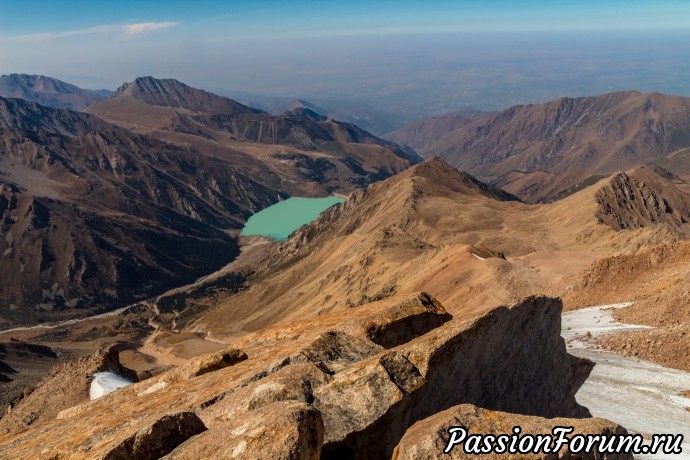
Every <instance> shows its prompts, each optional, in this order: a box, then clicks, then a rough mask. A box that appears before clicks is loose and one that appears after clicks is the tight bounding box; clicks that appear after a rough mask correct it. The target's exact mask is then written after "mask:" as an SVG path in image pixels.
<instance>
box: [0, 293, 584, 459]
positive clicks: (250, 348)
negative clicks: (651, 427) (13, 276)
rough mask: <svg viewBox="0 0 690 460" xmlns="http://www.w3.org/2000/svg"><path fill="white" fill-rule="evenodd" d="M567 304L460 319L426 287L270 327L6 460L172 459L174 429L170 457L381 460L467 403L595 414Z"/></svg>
mask: <svg viewBox="0 0 690 460" xmlns="http://www.w3.org/2000/svg"><path fill="white" fill-rule="evenodd" d="M560 311H561V303H560V301H559V300H557V299H551V298H547V297H532V298H527V299H525V300H523V301H521V302H519V303H517V304H515V305H513V306H511V307H499V308H497V309H495V310H492V311H491V312H489V313H487V314H485V315H480V316H477V317H474V318H469V319H465V320H450V318H449V316H448V314H447V313H446V312H445V310H444V308H443V307H442V306H441V305H440V304H439V303H438V301H436V300H435V299H434V298H432V297H430V296H428V295H427V294H423V293H422V294H418V295H415V296H412V297H397V298H391V299H388V300H385V301H380V302H375V303H371V304H367V305H362V306H360V307H355V308H352V309H349V310H347V311H337V312H333V313H329V314H326V315H322V316H319V317H316V318H314V319H311V320H305V321H302V322H298V323H292V324H288V325H282V326H274V327H270V328H267V329H264V330H261V331H258V332H255V333H252V334H250V335H248V336H245V337H243V338H241V339H239V340H237V341H235V342H233V343H232V349H230V350H228V352H227V353H226V355H227V357H228V358H227V359H226V358H224V357H222V356H226V355H223V354H221V355H218V356H220V357H216V358H199V359H195V360H192V361H191V362H190V363H188V364H185V365H184V366H182V367H180V368H176V369H172V370H170V371H168V372H165V373H163V374H160V375H157V376H156V377H153V378H151V379H149V380H147V381H144V382H141V383H136V384H133V385H130V386H128V387H125V388H121V389H119V390H116V391H114V392H113V393H110V394H108V395H106V396H104V397H102V398H100V399H98V400H95V401H90V402H87V403H83V404H81V405H80V406H76V407H74V408H72V409H69V410H66V411H63V412H62V413H61V414H60V417H59V420H54V421H52V422H48V423H45V424H43V425H41V426H36V427H35V428H32V427H29V429H28V430H27V431H25V432H23V433H19V434H18V435H15V436H5V437H4V438H0V446H1V447H0V458H16V457H17V456H22V455H23V456H26V455H30V456H48V457H50V458H56V459H58V458H66V457H69V458H75V459H79V458H120V457H117V455H130V456H132V455H138V454H137V453H138V452H142V454H141V455H142V457H141V458H144V457H143V455H144V453H143V452H153V453H155V455H163V450H162V448H161V447H160V444H161V443H160V442H156V441H155V438H158V437H161V436H162V437H163V438H165V439H171V440H172V441H170V443H169V444H166V445H167V446H169V447H170V448H171V451H170V452H169V453H168V457H166V458H170V459H183V458H184V459H187V458H195V459H201V458H219V456H220V457H222V458H226V457H231V456H236V457H238V458H247V459H249V458H284V459H315V458H329V459H330V458H371V459H378V458H390V457H391V455H393V451H394V448H395V447H396V446H397V445H398V444H399V442H400V439H401V438H402V437H403V435H404V434H405V432H406V431H407V430H408V428H409V427H410V426H411V425H412V424H414V423H415V422H417V421H419V420H423V419H425V418H427V417H429V416H432V415H434V414H436V413H437V412H439V411H442V410H445V409H448V408H451V407H453V406H456V405H457V404H461V403H470V404H474V405H477V406H480V407H486V408H490V409H493V410H502V411H507V412H515V413H520V414H530V415H535V416H542V417H556V416H564V417H586V416H587V415H588V411H587V410H586V409H585V408H583V407H581V406H579V405H578V404H577V402H576V401H575V398H574V394H575V392H576V391H577V389H578V388H579V386H580V384H581V383H582V382H583V381H584V379H585V378H586V377H587V375H588V373H589V371H590V370H591V366H592V364H591V363H590V362H589V361H586V360H580V359H577V358H574V357H572V356H570V355H568V354H567V353H566V351H565V344H564V342H563V340H562V339H561V338H560V319H559V318H560ZM433 318H436V319H433ZM377 342H378V343H377ZM238 350H242V351H241V352H240V351H238ZM242 353H245V354H246V356H247V359H244V360H240V358H241V356H242ZM221 361H222V362H223V363H224V364H223V365H219V363H220V362H221ZM204 363H206V364H204ZM208 363H211V364H210V365H209V364H208ZM213 363H215V364H213ZM190 369H205V370H206V371H207V372H190ZM190 413H193V414H195V416H194V417H198V420H200V421H201V423H203V428H205V429H206V430H207V431H203V428H202V425H200V424H199V423H198V422H197V421H196V419H195V418H194V417H192V415H186V414H190ZM170 414H185V415H176V416H174V417H173V418H172V419H171V418H170ZM180 417H182V418H180ZM190 427H191V428H190ZM202 431H203V432H202ZM194 432H197V433H201V434H196V435H194ZM190 436H191V437H190ZM185 439H186V440H185ZM178 444H179V445H178ZM175 445H176V447H175ZM173 447H174V449H172V448H173ZM137 449H138V450H137ZM153 453H151V454H146V455H152V456H151V457H145V458H154V456H153V455H154V454H153ZM137 458H139V457H137Z"/></svg>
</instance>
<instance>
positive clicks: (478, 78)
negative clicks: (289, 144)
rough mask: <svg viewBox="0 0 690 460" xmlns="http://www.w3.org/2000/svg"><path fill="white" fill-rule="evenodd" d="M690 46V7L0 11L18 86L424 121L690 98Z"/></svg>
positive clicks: (354, 5) (1, 38)
mask: <svg viewBox="0 0 690 460" xmlns="http://www.w3.org/2000/svg"><path fill="white" fill-rule="evenodd" d="M687 43H690V1H687V0H608V1H607V0H597V1H594V0H577V1H575V0H570V1H562V0H549V1H545V0H525V1H520V2H518V1H515V0H513V1H508V0H454V1H448V0H428V1H408V0H396V1H392V0H379V1H371V0H368V1H360V0H350V1H345V0H341V1H338V2H331V1H323V0H321V1H291V0H282V1H269V0H253V1H228V0H226V1H208V0H207V1H204V0H200V1H195V2H190V1H184V2H183V1H176V0H166V1H151V0H149V1H146V0H139V1H118V2H108V1H99V2H94V1H70V0H61V1H59V2H57V1H31V0H24V1H21V2H20V1H16V0H13V1H7V0H0V73H2V74H7V73H31V74H33V73H36V74H43V75H49V76H55V77H58V78H62V79H63V80H66V81H68V82H71V83H75V84H77V85H79V86H82V87H87V88H107V89H115V88H116V87H118V86H119V85H121V84H122V83H124V82H125V81H131V80H133V79H134V78H136V77H137V76H142V75H153V76H156V77H171V78H177V79H179V80H181V81H184V82H186V83H188V84H191V85H193V86H197V87H202V88H204V89H208V90H212V91H216V92H221V93H225V94H233V93H238V94H239V93H250V94H261V95H273V96H285V97H301V98H305V99H313V100H317V101H319V100H320V101H323V100H328V101H342V102H343V103H346V102H347V103H352V104H355V105H356V104H360V105H362V104H369V105H370V106H372V107H378V108H381V109H383V110H392V111H403V112H405V113H406V114H407V115H409V116H414V114H415V113H418V114H420V115H422V114H427V113H440V112H442V111H445V110H453V109H455V108H461V107H474V108H479V109H483V110H495V109H498V108H505V107H507V106H510V105H512V104H515V103H528V102H540V101H542V100H545V99H549V98H553V97H556V96H559V95H573V96H575V95H588V94H597V93H601V92H606V91H615V90H624V89H640V90H643V91H660V92H667V93H676V94H683V95H690V78H688V77H690V59H689V58H690V46H688V45H687ZM407 115H406V116H407Z"/></svg>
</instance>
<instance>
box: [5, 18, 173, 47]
mask: <svg viewBox="0 0 690 460" xmlns="http://www.w3.org/2000/svg"><path fill="white" fill-rule="evenodd" d="M178 24H181V22H141V23H135V24H103V25H99V26H93V27H87V28H86V29H76V30H66V31H64V32H44V33H36V34H26V35H14V36H11V37H5V38H6V39H8V40H10V41H14V42H25V43H38V42H46V41H51V40H57V39H60V38H67V37H76V36H78V35H91V34H116V33H124V34H125V35H129V36H131V35H138V34H141V33H144V32H149V31H152V30H160V29H167V28H168V27H173V26H176V25H178Z"/></svg>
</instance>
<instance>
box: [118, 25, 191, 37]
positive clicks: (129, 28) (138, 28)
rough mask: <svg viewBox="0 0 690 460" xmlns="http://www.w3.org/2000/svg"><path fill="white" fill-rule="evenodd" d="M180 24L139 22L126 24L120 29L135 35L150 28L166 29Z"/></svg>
mask: <svg viewBox="0 0 690 460" xmlns="http://www.w3.org/2000/svg"><path fill="white" fill-rule="evenodd" d="M178 24H180V23H179V22H141V23H139V24H127V25H126V26H122V30H123V31H124V32H125V33H126V34H127V35H137V34H140V33H142V32H149V31H151V30H159V29H167V28H168V27H173V26H176V25H178Z"/></svg>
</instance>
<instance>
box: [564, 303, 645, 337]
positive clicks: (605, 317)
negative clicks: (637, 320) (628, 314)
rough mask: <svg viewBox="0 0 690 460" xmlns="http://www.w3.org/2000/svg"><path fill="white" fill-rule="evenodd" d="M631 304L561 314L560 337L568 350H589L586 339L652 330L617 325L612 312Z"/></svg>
mask: <svg viewBox="0 0 690 460" xmlns="http://www.w3.org/2000/svg"><path fill="white" fill-rule="evenodd" d="M631 305H632V302H625V303H614V304H609V305H599V306H596V307H589V308H583V309H582V310H575V311H569V312H566V313H563V317H562V323H561V336H562V337H563V338H564V339H565V341H566V343H567V344H568V346H569V347H570V348H589V345H588V343H587V338H588V337H601V336H603V335H606V334H612V333H615V332H623V331H634V330H642V329H652V328H651V327H650V326H641V325H637V324H624V323H619V322H617V321H616V320H614V319H613V314H612V313H613V310H616V309H619V308H626V307H629V306H631Z"/></svg>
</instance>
